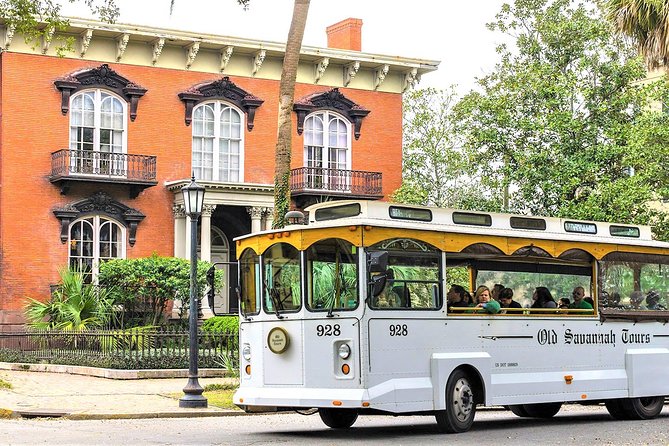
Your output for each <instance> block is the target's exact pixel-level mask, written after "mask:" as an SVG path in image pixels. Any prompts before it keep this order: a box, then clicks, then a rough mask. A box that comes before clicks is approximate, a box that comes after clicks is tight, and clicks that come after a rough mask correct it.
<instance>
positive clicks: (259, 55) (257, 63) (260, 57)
mask: <svg viewBox="0 0 669 446" xmlns="http://www.w3.org/2000/svg"><path fill="white" fill-rule="evenodd" d="M266 55H267V51H265V50H260V51H258V52H256V54H255V56H254V57H253V67H252V69H251V76H255V75H256V73H257V72H258V70H260V67H261V66H262V63H263V62H264V61H265V56H266Z"/></svg>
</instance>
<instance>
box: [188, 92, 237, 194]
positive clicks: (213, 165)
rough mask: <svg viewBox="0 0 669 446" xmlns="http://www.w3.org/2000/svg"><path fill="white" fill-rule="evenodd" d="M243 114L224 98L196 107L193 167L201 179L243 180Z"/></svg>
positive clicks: (196, 175)
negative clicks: (220, 100) (221, 100)
mask: <svg viewBox="0 0 669 446" xmlns="http://www.w3.org/2000/svg"><path fill="white" fill-rule="evenodd" d="M242 128H243V119H242V114H241V113H240V112H239V111H238V110H237V109H235V108H233V107H232V106H230V105H228V104H226V103H224V102H210V103H206V104H202V105H200V106H198V107H197V108H195V110H194V111H193V171H194V172H195V178H197V179H199V180H210V181H223V182H230V183H238V182H241V181H243V180H244V174H243V172H244V150H243V135H244V133H243V132H242Z"/></svg>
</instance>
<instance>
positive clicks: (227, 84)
mask: <svg viewBox="0 0 669 446" xmlns="http://www.w3.org/2000/svg"><path fill="white" fill-rule="evenodd" d="M179 99H181V101H183V103H184V105H185V106H186V117H185V122H186V125H187V126H189V125H190V123H191V122H192V120H193V108H195V106H196V105H197V104H198V103H200V102H202V101H207V100H210V99H221V100H224V101H228V102H231V103H233V104H235V105H236V106H237V107H239V108H240V109H242V110H244V112H245V113H246V128H247V129H248V131H249V132H250V131H251V130H253V121H254V119H255V114H256V109H257V108H258V107H260V106H261V105H262V104H263V102H265V101H263V100H262V99H260V98H259V97H257V96H254V95H252V94H251V93H247V92H246V91H244V90H243V89H241V88H239V87H238V86H236V85H235V84H234V83H233V82H232V81H230V78H229V77H227V76H225V77H224V78H222V79H218V80H215V81H213V82H207V83H204V84H199V85H196V86H194V87H192V88H190V89H188V90H187V91H184V92H182V93H179Z"/></svg>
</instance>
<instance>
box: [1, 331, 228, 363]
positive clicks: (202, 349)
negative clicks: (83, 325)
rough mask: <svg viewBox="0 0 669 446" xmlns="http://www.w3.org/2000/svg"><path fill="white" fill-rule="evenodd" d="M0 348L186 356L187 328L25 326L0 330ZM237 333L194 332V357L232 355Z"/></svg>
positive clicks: (54, 355)
mask: <svg viewBox="0 0 669 446" xmlns="http://www.w3.org/2000/svg"><path fill="white" fill-rule="evenodd" d="M0 349H5V350H9V351H15V352H21V353H24V354H26V353H27V354H30V355H31V356H32V357H34V358H36V359H38V360H43V361H46V362H57V360H58V359H59V358H65V357H72V356H82V357H83V356H86V357H98V358H104V357H110V358H112V357H122V358H129V359H133V358H134V359H146V358H158V359H159V358H172V359H174V358H177V359H178V358H183V359H184V360H186V361H187V360H188V350H189V342H188V331H187V330H185V329H182V328H179V329H171V328H162V329H150V330H147V329H141V328H138V329H126V330H86V331H58V330H26V331H20V332H7V333H0ZM237 352H238V337H237V335H234V334H226V333H211V332H202V331H200V332H199V333H198V357H200V358H218V357H231V356H232V357H234V358H236V356H237Z"/></svg>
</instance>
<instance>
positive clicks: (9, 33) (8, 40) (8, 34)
mask: <svg viewBox="0 0 669 446" xmlns="http://www.w3.org/2000/svg"><path fill="white" fill-rule="evenodd" d="M3 28H4V29H3V32H2V34H3V36H2V37H3V42H2V51H7V50H8V49H9V46H10V45H11V44H12V39H13V38H14V31H15V30H16V28H15V27H14V26H13V25H9V26H7V25H5V26H4V27H3Z"/></svg>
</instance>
